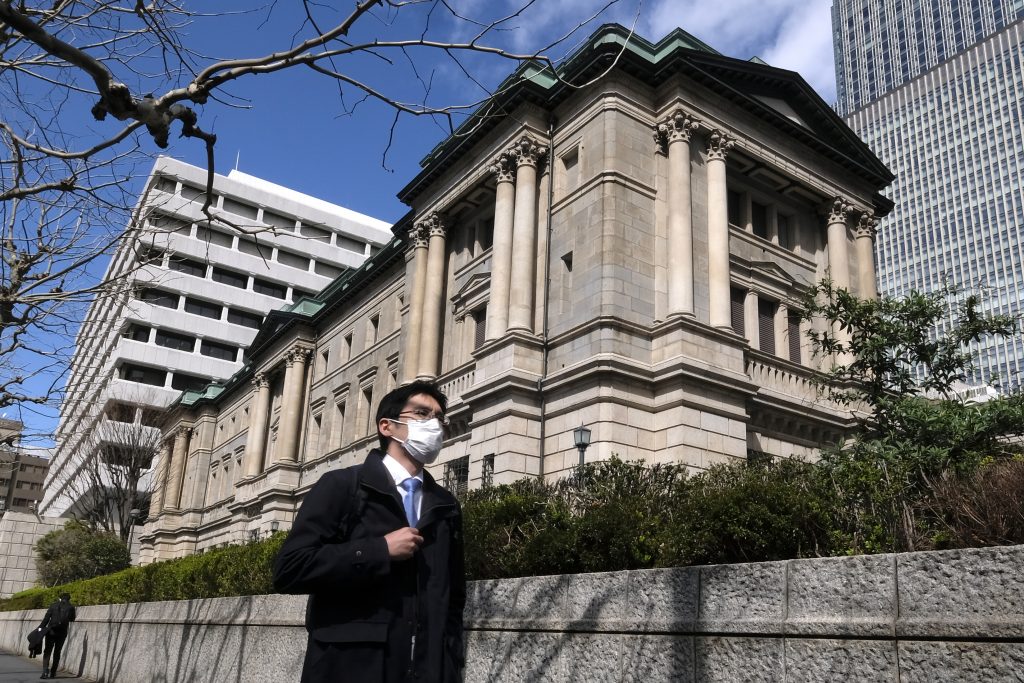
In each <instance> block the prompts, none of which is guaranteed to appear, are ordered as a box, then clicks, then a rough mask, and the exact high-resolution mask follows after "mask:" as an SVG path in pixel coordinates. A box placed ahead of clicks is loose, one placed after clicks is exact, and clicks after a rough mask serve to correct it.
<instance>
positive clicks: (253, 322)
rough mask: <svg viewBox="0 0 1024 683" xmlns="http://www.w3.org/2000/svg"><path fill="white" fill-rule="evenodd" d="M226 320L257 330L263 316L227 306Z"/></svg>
mask: <svg viewBox="0 0 1024 683" xmlns="http://www.w3.org/2000/svg"><path fill="white" fill-rule="evenodd" d="M228 322H229V323H234V324H235V325H242V326H243V327H251V328H253V329H254V330H258V329H259V327H260V325H262V324H263V316H261V315H258V314H256V313H248V312H246V311H240V310H238V309H237V308H229V309H228Z"/></svg>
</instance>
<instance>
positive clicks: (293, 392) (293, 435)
mask: <svg viewBox="0 0 1024 683" xmlns="http://www.w3.org/2000/svg"><path fill="white" fill-rule="evenodd" d="M309 356H310V350H309V349H304V348H301V347H295V348H293V349H292V350H291V351H289V352H288V354H287V356H286V363H287V367H286V368H285V371H284V395H283V396H282V397H281V426H280V428H279V430H280V431H279V432H278V435H277V457H276V458H275V460H276V461H277V462H295V460H296V457H297V456H298V452H299V437H300V434H299V422H300V421H301V420H302V413H303V409H304V408H305V398H306V397H305V394H306V362H307V361H308V360H309Z"/></svg>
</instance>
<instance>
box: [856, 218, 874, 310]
mask: <svg viewBox="0 0 1024 683" xmlns="http://www.w3.org/2000/svg"><path fill="white" fill-rule="evenodd" d="M854 234H855V235H856V237H857V240H856V245H857V284H858V286H859V290H860V298H861V299H877V298H878V281H877V279H876V277H875V235H877V234H878V219H877V218H875V216H874V214H872V213H871V212H870V211H866V212H865V213H864V214H863V215H862V216H861V217H860V220H859V221H858V222H857V229H856V231H855V233H854Z"/></svg>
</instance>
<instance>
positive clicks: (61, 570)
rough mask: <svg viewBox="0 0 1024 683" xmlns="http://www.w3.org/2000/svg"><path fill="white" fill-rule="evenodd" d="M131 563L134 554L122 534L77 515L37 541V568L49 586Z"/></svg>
mask: <svg viewBox="0 0 1024 683" xmlns="http://www.w3.org/2000/svg"><path fill="white" fill-rule="evenodd" d="M130 564H131V554H130V553H129V551H128V547H127V546H126V545H125V544H124V543H123V542H121V539H120V538H118V537H117V536H116V535H114V534H111V533H108V532H104V531H96V530H94V529H92V528H90V527H89V526H88V525H86V524H85V523H83V522H80V521H78V520H74V519H72V520H68V522H67V524H65V525H64V528H63V529H57V530H55V531H51V532H50V533H48V534H46V535H45V536H43V537H42V538H40V539H39V541H38V542H37V543H36V568H37V570H38V571H39V577H40V579H41V581H42V583H44V584H45V585H47V586H54V585H57V584H59V583H68V582H70V581H76V580H79V579H88V578H91V577H93V576H99V575H101V574H109V573H110V572H114V571H117V570H119V569H124V568H125V567H128V566H129V565H130Z"/></svg>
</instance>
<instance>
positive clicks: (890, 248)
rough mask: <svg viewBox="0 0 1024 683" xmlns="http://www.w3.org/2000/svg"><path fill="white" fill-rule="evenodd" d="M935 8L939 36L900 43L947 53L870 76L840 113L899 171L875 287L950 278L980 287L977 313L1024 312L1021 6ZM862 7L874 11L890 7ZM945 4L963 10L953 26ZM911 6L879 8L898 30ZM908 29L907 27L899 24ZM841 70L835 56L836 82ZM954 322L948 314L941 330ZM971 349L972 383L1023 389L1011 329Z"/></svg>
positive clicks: (906, 289) (916, 287) (928, 31)
mask: <svg viewBox="0 0 1024 683" xmlns="http://www.w3.org/2000/svg"><path fill="white" fill-rule="evenodd" d="M938 4H940V5H943V6H944V7H945V9H944V10H943V12H941V16H942V17H943V18H942V21H941V22H939V24H937V25H941V26H942V32H941V33H939V34H935V33H934V30H933V29H932V28H922V29H920V30H919V31H918V33H919V34H921V35H920V36H919V37H915V34H913V33H908V34H907V36H906V37H905V38H904V40H905V41H906V42H908V43H919V42H922V41H923V44H928V45H932V44H933V43H936V42H939V43H948V49H947V50H945V51H944V52H943V51H940V52H936V51H935V50H934V48H932V49H931V51H930V54H932V57H934V56H935V55H936V54H942V55H944V57H943V58H942V59H940V60H939V61H938V62H936V60H935V59H934V58H932V59H930V61H927V62H922V64H921V68H919V69H917V70H916V71H914V74H915V75H916V77H914V78H910V79H904V80H903V81H899V82H898V83H896V87H893V84H892V83H889V82H886V81H885V80H884V79H876V80H877V83H876V84H875V85H874V86H872V89H871V91H870V92H871V94H872V97H870V98H867V97H866V96H867V93H868V91H864V94H865V98H863V99H861V100H857V101H856V102H854V101H853V100H851V103H853V104H856V103H859V107H858V108H855V109H852V110H851V112H850V114H849V115H848V116H847V118H846V121H847V123H848V124H849V125H850V127H851V128H853V129H854V130H855V131H856V132H857V133H858V134H859V135H860V136H861V137H862V138H863V139H864V140H865V142H867V143H868V145H869V146H870V147H871V148H872V149H873V150H874V151H875V152H876V153H877V154H878V155H879V157H880V158H881V159H882V160H883V161H885V163H886V164H887V165H888V166H889V167H890V168H892V169H893V171H895V173H896V176H897V177H896V181H895V182H894V183H893V184H892V186H891V187H890V189H889V190H888V191H887V194H888V195H889V196H890V197H891V198H892V199H893V200H894V202H895V209H894V210H893V211H892V212H891V213H890V214H889V216H887V217H886V218H885V219H884V221H883V222H882V224H881V232H880V237H879V240H878V244H877V260H878V277H879V288H880V291H881V292H882V293H883V294H886V295H890V296H895V297H901V296H905V295H907V294H909V293H910V292H912V291H919V292H934V291H938V290H940V289H942V288H943V287H945V286H947V285H954V286H956V287H958V288H960V289H961V290H962V291H963V292H964V293H965V294H967V293H975V294H978V295H979V296H980V298H981V301H982V308H983V310H985V311H986V312H990V313H999V314H1006V315H1012V316H1019V315H1021V313H1022V312H1024V201H1022V195H1021V181H1022V180H1021V179H1022V178H1024V64H1022V59H1024V11H1022V9H1021V8H1022V6H1024V2H1020V1H1014V2H999V1H998V0H988V1H986V2H982V1H978V0H975V1H974V2H962V3H955V2H954V3H952V5H950V3H949V2H945V3H938ZM840 5H842V7H843V8H844V10H843V11H844V12H846V13H847V14H849V12H848V10H849V9H850V7H860V6H861V5H865V3H836V6H835V7H834V12H835V14H836V15H837V16H838V15H839V14H840V11H839V7H840ZM865 6H866V7H867V8H869V9H870V14H871V16H874V15H875V14H877V13H878V12H880V11H881V8H882V7H883V6H884V7H885V8H889V6H890V3H888V2H886V3H881V2H871V3H866V5H865ZM951 6H952V7H956V8H958V9H957V12H956V13H955V14H954V15H955V16H957V17H961V20H960V21H959V23H954V24H953V25H950V24H949V19H950V16H953V15H951V14H950V11H949V10H950V7H951ZM893 11H895V10H893ZM919 11H923V10H921V8H916V9H914V10H913V12H911V9H910V6H909V5H907V6H906V7H904V8H903V14H893V12H889V11H888V10H887V12H888V14H887V16H889V18H890V20H891V21H898V22H900V25H901V26H902V25H903V24H904V23H907V22H909V21H910V18H911V17H912V16H916V14H914V12H919ZM854 14H856V12H854ZM937 16H938V15H937ZM966 17H974V19H973V20H972V21H967V19H966ZM916 25H917V24H916V23H907V26H908V30H909V27H911V26H916ZM925 25H926V26H928V27H930V26H931V24H930V23H928V22H925ZM872 26H873V28H872V31H874V32H873V33H870V34H865V35H862V36H860V37H859V39H858V40H859V42H868V43H871V44H872V45H874V46H876V47H878V45H879V44H880V43H879V36H880V35H884V31H881V29H880V24H879V25H877V26H876V25H875V24H872ZM969 28H970V29H971V30H968V29H969ZM836 35H837V36H839V35H840V32H839V27H838V26H837V28H836ZM881 44H882V45H884V44H885V41H884V40H882V42H881ZM954 48H955V50H954ZM836 53H837V58H838V56H839V55H841V54H842V55H847V56H849V58H850V59H856V58H855V57H854V56H853V54H852V53H851V48H850V47H849V46H844V47H842V48H840V47H839V46H838V44H837V49H836ZM865 54H866V55H867V56H868V57H870V58H871V59H875V60H876V61H875V62H874V65H875V68H876V69H882V68H888V67H887V66H886V64H887V63H888V62H889V61H890V58H889V55H888V54H882V53H879V54H877V55H874V56H873V57H871V54H873V53H865ZM859 63H860V64H861V65H862V67H864V66H865V65H866V63H867V62H864V61H863V60H861V61H860V62H859ZM850 68H851V67H850V64H849V63H843V64H839V63H838V62H837V67H836V72H837V75H838V76H839V78H840V82H842V74H843V73H844V72H846V71H849V69H850ZM954 324H955V320H954V319H953V317H952V316H951V317H950V318H948V319H947V320H945V321H943V323H942V325H941V327H940V330H939V332H938V333H939V334H942V333H943V332H944V331H945V330H946V329H948V328H949V327H950V326H951V325H954ZM972 351H973V352H974V353H975V354H976V356H977V359H978V363H977V366H978V368H977V372H976V374H975V376H974V377H971V378H969V379H970V381H971V383H972V384H974V385H987V384H990V383H994V384H997V385H998V386H999V387H1000V389H1002V390H1003V391H1016V390H1019V389H1020V388H1021V386H1022V381H1024V377H1022V375H1021V371H1022V369H1024V340H1022V339H1021V338H1020V337H1019V336H1017V337H1012V338H1003V339H987V340H984V341H982V342H981V343H979V344H977V345H975V347H974V348H973V349H972Z"/></svg>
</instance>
